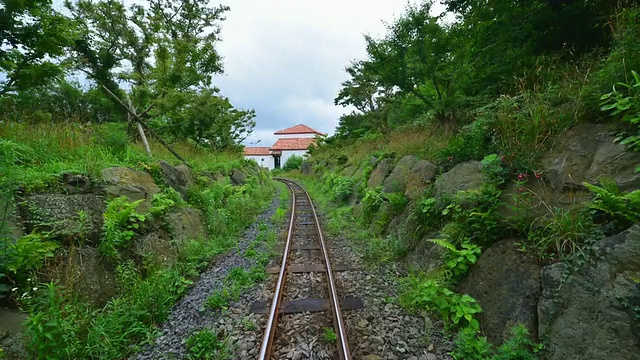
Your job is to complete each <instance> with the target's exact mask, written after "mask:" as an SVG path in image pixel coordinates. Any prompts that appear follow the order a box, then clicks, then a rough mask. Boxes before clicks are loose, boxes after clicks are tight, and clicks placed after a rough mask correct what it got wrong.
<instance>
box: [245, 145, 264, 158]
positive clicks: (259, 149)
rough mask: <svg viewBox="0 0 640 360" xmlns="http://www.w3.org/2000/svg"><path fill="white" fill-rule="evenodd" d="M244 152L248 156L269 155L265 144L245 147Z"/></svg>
mask: <svg viewBox="0 0 640 360" xmlns="http://www.w3.org/2000/svg"><path fill="white" fill-rule="evenodd" d="M244 154H245V155H249V156H252V155H253V156H260V155H269V147H266V146H254V147H245V148H244Z"/></svg>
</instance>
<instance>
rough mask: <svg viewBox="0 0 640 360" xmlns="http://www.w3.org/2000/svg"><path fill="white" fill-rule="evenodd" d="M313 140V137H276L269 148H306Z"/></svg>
mask: <svg viewBox="0 0 640 360" xmlns="http://www.w3.org/2000/svg"><path fill="white" fill-rule="evenodd" d="M315 141H316V139H314V138H292V139H278V141H276V143H275V144H273V146H272V147H271V149H270V150H307V149H308V148H309V145H311V144H313V143H314V142H315Z"/></svg>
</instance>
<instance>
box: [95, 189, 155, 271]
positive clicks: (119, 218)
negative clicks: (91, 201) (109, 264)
mask: <svg viewBox="0 0 640 360" xmlns="http://www.w3.org/2000/svg"><path fill="white" fill-rule="evenodd" d="M142 201H143V200H138V201H134V202H129V201H128V200H127V198H126V197H125V196H120V197H117V198H115V199H112V200H110V201H109V202H108V203H107V208H106V210H105V212H104V214H103V215H102V216H103V220H104V224H103V236H102V240H101V242H100V245H99V249H100V252H102V253H103V254H104V255H106V256H109V257H110V258H112V259H118V258H119V256H120V255H119V250H120V249H122V248H124V247H126V246H128V244H129V242H130V241H131V239H132V238H133V237H134V235H135V234H136V231H137V230H138V229H139V228H140V226H141V224H142V223H143V222H144V221H145V216H144V215H142V214H139V213H138V212H137V211H136V208H137V207H138V205H140V203H141V202H142Z"/></svg>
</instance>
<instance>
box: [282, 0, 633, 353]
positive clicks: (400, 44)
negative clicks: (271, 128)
mask: <svg viewBox="0 0 640 360" xmlns="http://www.w3.org/2000/svg"><path fill="white" fill-rule="evenodd" d="M443 3H444V4H445V5H446V6H447V9H448V11H452V12H454V13H455V15H456V20H455V21H454V22H452V23H447V22H444V16H438V15H435V16H434V14H433V11H432V7H433V4H432V2H430V1H425V2H422V3H420V4H418V5H409V6H408V7H407V8H406V11H405V12H404V13H403V14H402V15H400V16H399V17H398V18H397V19H396V20H395V21H393V22H392V23H391V24H389V25H388V29H387V33H386V34H385V35H384V36H382V37H380V38H374V37H370V36H366V37H365V41H366V45H367V57H366V58H365V59H356V60H353V61H352V62H351V63H350V64H349V65H348V66H347V68H346V71H347V73H348V74H349V76H350V79H349V80H348V81H346V82H344V83H343V84H342V88H341V90H340V92H339V94H338V95H337V97H336V99H335V102H336V104H340V105H344V106H347V107H350V109H354V110H353V111H351V112H350V113H348V114H345V115H343V116H342V117H341V119H340V124H339V126H338V128H337V131H336V133H335V135H333V136H331V137H329V138H327V139H325V140H324V141H323V142H322V143H321V144H320V145H319V146H318V147H315V148H313V149H312V156H311V158H310V159H309V161H308V164H307V165H306V166H305V165H303V166H302V169H304V170H305V171H304V172H306V173H307V174H312V175H311V176H305V175H295V174H294V175H292V176H296V177H298V176H302V177H301V179H302V180H303V181H304V182H305V183H306V184H307V185H308V186H309V187H310V188H312V189H313V192H314V193H315V195H316V196H317V197H318V198H320V203H321V204H323V206H324V208H325V209H326V211H327V212H328V218H327V221H328V224H329V226H330V228H331V229H333V231H336V232H339V233H343V234H344V233H345V229H346V233H347V234H348V236H349V237H350V238H352V239H354V243H355V244H356V246H358V247H359V248H360V250H361V251H362V252H364V253H365V254H366V255H367V257H368V258H369V259H370V260H371V262H372V263H378V262H381V261H388V262H402V263H404V264H405V265H406V267H407V269H408V270H409V273H408V276H407V277H406V279H405V280H404V281H405V285H406V291H405V293H404V294H403V295H402V296H401V297H400V301H401V302H402V303H403V304H404V305H405V306H406V307H408V308H410V309H413V310H414V311H419V312H426V313H431V314H434V313H435V314H438V316H439V318H441V319H442V320H443V321H444V322H445V325H446V326H447V327H448V328H449V329H451V330H453V331H455V332H457V334H458V335H456V340H455V343H456V348H455V350H454V352H453V354H452V355H453V357H454V358H455V359H533V358H536V357H543V358H550V359H561V358H562V359H598V358H600V357H601V356H604V354H608V355H607V356H613V357H615V358H619V359H636V358H637V349H638V345H639V344H640V333H638V330H637V323H636V322H637V319H638V316H640V306H638V305H639V304H640V303H638V299H640V297H639V296H640V288H639V287H638V281H637V279H638V276H639V275H640V268H638V267H637V266H636V265H634V264H637V259H638V256H640V252H639V245H638V244H639V243H638V229H637V227H631V228H629V227H630V226H632V225H634V224H636V223H637V222H638V220H640V216H639V215H638V214H639V212H638V211H639V210H640V197H639V196H640V190H639V189H640V182H639V181H638V180H639V179H640V176H639V174H638V173H637V171H636V167H637V166H638V165H639V164H640V155H639V154H637V149H636V147H637V143H638V134H639V132H638V130H639V129H638V127H637V125H638V120H639V119H640V76H638V73H637V72H638V71H640V63H639V59H640V41H639V40H638V39H640V8H638V7H637V4H636V3H635V2H632V1H590V2H582V1H549V2H545V1H518V2H512V1H499V0H497V1H489V2H487V1H473V0H471V1H466V0H463V1H453V0H451V1H449V0H445V1H443ZM353 224H357V226H354V225H353ZM627 229H629V230H627ZM614 239H615V240H614ZM605 253H606V254H609V255H606V256H605V255H603V254H605ZM604 269H608V270H604ZM600 271H603V272H602V273H600ZM607 271H609V272H607ZM601 276H602V277H601ZM609 276H619V278H617V279H618V280H616V281H612V280H610V278H609ZM597 289H603V290H602V292H600V290H597ZM605 289H606V290H605ZM612 293H616V294H618V295H615V296H613V295H611V294H612ZM596 304H597V305H596ZM593 312H599V313H602V314H605V315H603V319H592V318H589V319H587V318H588V315H586V314H588V313H593ZM623 319H624V320H623ZM612 322H615V324H613V323H612ZM634 324H635V325H634ZM621 332H622V333H624V334H625V335H620V333H621ZM594 339H598V340H594ZM491 343H493V344H494V345H491ZM604 343H608V345H605V344H604Z"/></svg>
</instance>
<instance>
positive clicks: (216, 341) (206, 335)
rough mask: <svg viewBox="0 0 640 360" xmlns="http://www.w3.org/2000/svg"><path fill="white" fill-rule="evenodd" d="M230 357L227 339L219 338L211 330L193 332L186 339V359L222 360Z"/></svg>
mask: <svg viewBox="0 0 640 360" xmlns="http://www.w3.org/2000/svg"><path fill="white" fill-rule="evenodd" d="M230 357H231V352H230V350H229V348H228V345H227V340H224V339H221V338H220V336H218V334H216V333H214V332H213V331H212V330H200V331H197V332H194V333H193V334H191V336H189V338H188V339H187V359H190V360H222V359H229V358H230Z"/></svg>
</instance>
